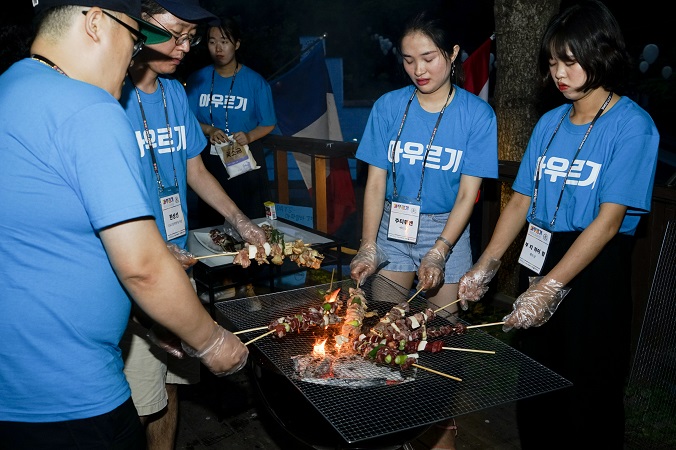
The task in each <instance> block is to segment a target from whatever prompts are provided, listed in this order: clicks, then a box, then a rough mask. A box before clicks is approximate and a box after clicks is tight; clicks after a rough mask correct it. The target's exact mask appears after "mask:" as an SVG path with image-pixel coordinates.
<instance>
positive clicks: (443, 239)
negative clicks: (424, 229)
mask: <svg viewBox="0 0 676 450" xmlns="http://www.w3.org/2000/svg"><path fill="white" fill-rule="evenodd" d="M436 241H441V242H443V243H444V244H446V247H448V250H449V252H451V251H453V247H455V246H454V245H453V244H451V243H450V242H448V239H446V238H445V237H443V236H439V237H438V238H436V239H435V241H434V242H436Z"/></svg>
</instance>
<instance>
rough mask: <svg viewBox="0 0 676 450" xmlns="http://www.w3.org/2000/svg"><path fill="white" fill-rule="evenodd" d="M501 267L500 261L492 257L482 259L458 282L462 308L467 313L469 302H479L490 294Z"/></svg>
mask: <svg viewBox="0 0 676 450" xmlns="http://www.w3.org/2000/svg"><path fill="white" fill-rule="evenodd" d="M499 267H500V260H499V259H495V258H492V257H489V256H488V257H483V256H482V257H480V258H479V260H478V261H477V262H476V263H475V264H474V265H473V266H472V268H471V269H469V271H467V273H466V274H464V275H463V276H462V277H461V278H460V281H459V282H458V298H459V299H460V307H461V308H462V309H463V311H467V308H469V305H468V304H467V301H468V300H469V301H472V302H477V301H479V300H481V297H483V296H484V295H485V294H486V292H488V284H489V283H490V282H491V280H492V279H493V277H494V276H495V274H496V273H497V272H498V268H499Z"/></svg>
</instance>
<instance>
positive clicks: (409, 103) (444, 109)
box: [392, 83, 453, 201]
mask: <svg viewBox="0 0 676 450" xmlns="http://www.w3.org/2000/svg"><path fill="white" fill-rule="evenodd" d="M417 92H418V88H415V89H414V90H413V94H412V95H411V98H409V99H408V103H406V109H405V110H404V116H403V117H402V118H401V125H399V131H398V132H397V138H396V139H395V141H394V146H393V147H392V184H393V188H394V191H393V193H392V195H393V197H394V198H395V199H396V198H397V170H396V166H395V155H396V152H397V144H398V143H399V139H400V138H401V132H402V130H403V129H404V123H406V117H407V116H408V109H409V108H410V107H411V102H412V101H413V97H415V94H416V93H417ZM451 94H453V83H451V89H450V90H449V91H448V97H446V103H444V107H443V108H441V111H439V117H437V123H436V124H434V129H433V130H432V136H431V137H430V142H429V144H427V147H426V148H425V157H424V158H423V162H422V173H421V174H420V188H419V189H418V196H417V197H416V199H417V200H418V201H420V195H421V194H422V188H423V180H424V179H425V163H426V162H427V155H429V152H430V148H431V147H432V142H434V136H436V134H437V130H438V129H439V123H440V122H441V118H442V117H443V115H444V111H446V107H447V106H448V101H449V100H450V99H451Z"/></svg>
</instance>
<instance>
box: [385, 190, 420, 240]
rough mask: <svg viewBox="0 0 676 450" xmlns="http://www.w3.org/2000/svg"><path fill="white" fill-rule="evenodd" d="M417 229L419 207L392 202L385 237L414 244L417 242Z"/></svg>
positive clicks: (417, 205) (418, 226)
mask: <svg viewBox="0 0 676 450" xmlns="http://www.w3.org/2000/svg"><path fill="white" fill-rule="evenodd" d="M418 228H420V205H419V204H415V203H404V202H395V201H393V202H392V208H391V209H390V223H389V226H388V228H387V237H388V238H389V239H394V240H396V241H404V242H408V243H410V244H415V243H417V241H418Z"/></svg>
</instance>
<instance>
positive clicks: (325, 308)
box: [322, 302, 331, 311]
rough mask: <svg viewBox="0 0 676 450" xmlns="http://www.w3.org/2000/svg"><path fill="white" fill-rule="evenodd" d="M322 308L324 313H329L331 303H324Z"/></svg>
mask: <svg viewBox="0 0 676 450" xmlns="http://www.w3.org/2000/svg"><path fill="white" fill-rule="evenodd" d="M322 308H324V311H330V310H331V303H329V302H326V303H324V304H323V305H322Z"/></svg>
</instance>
